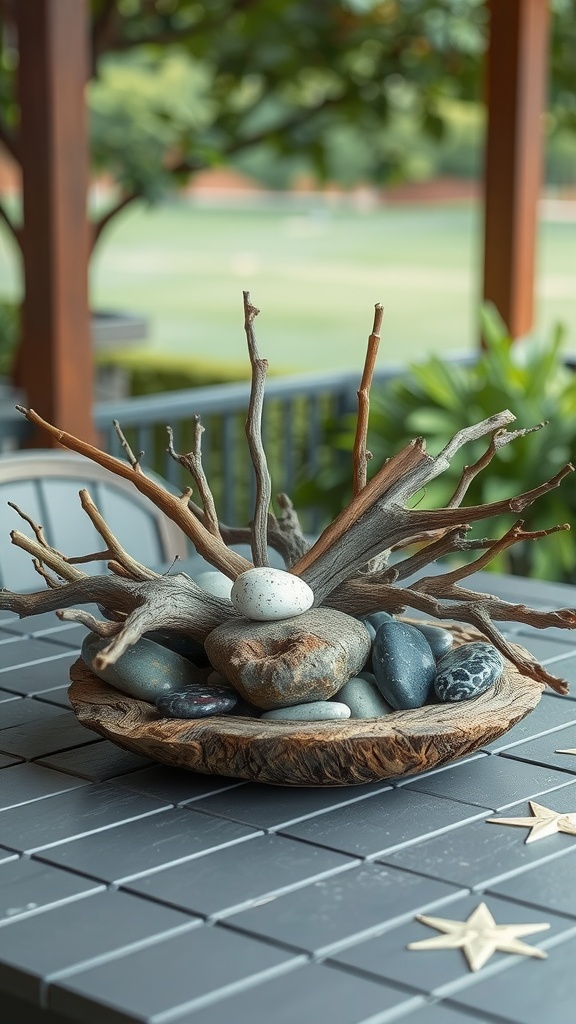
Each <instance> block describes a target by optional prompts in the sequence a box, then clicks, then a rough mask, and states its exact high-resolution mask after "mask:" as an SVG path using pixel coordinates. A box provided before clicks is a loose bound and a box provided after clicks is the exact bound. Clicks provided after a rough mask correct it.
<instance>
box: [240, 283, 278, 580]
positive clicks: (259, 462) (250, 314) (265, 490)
mask: <svg viewBox="0 0 576 1024" xmlns="http://www.w3.org/2000/svg"><path fill="white" fill-rule="evenodd" d="M243 294H244V330H245V332H246V340H247V342H248V352H249V355H250V363H251V366H252V384H251V388H250V403H249V406H248V419H247V420H246V437H247V439H248V447H249V449H250V457H251V459H252V465H253V466H254V473H255V475H256V504H255V508H254V518H253V520H252V523H251V544H252V558H253V559H254V565H268V564H269V562H268V538H267V534H268V531H267V526H268V509H269V507H270V498H271V496H272V484H271V481H270V474H269V472H268V463H267V461H266V453H265V451H264V445H263V444H262V409H263V405H264V381H265V380H266V373H267V370H268V361H267V360H266V359H261V358H260V356H259V353H258V348H257V345H256V336H255V334H254V320H255V318H256V317H257V316H258V313H259V312H260V311H259V310H258V309H256V307H255V306H253V305H252V304H251V302H250V292H244V293H243Z"/></svg>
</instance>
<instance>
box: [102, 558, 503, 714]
mask: <svg viewBox="0 0 576 1024" xmlns="http://www.w3.org/2000/svg"><path fill="white" fill-rule="evenodd" d="M251 572H252V573H258V572H259V570H251ZM267 573H268V577H270V574H274V573H280V570H267ZM203 575H204V577H206V576H207V575H209V576H214V577H220V578H219V579H214V580H213V581H208V585H207V581H206V579H202V580H199V582H201V583H202V585H203V586H204V587H205V589H207V590H208V589H209V586H211V587H212V589H211V592H212V593H214V592H215V589H216V588H217V587H218V588H219V589H220V592H219V593H218V596H221V597H223V598H224V599H229V598H227V597H226V592H222V587H223V586H224V584H223V583H222V578H221V574H220V573H213V574H212V573H211V574H203ZM243 575H244V576H246V575H248V574H243ZM281 575H282V576H287V575H288V574H287V573H281ZM271 578H274V577H271ZM223 579H224V580H226V578H225V577H224V578H223ZM274 579H275V578H274ZM240 580H242V577H240ZM293 580H294V577H291V581H293ZM275 582H277V581H276V580H275ZM280 582H282V581H280ZM226 586H228V588H229V587H230V586H231V584H230V581H228V580H226ZM290 587H291V588H292V589H294V588H293V584H292V582H290ZM246 591H247V588H246V586H245V581H244V586H243V587H242V588H241V596H240V599H239V601H237V602H235V601H234V600H233V603H234V604H235V605H236V608H237V610H238V611H240V612H241V614H242V615H243V616H244V618H241V619H238V618H234V619H231V620H230V621H228V622H226V623H224V624H223V625H221V626H218V627H217V628H216V629H215V630H214V631H213V632H212V633H211V634H210V635H209V637H208V638H207V640H206V645H203V644H201V643H199V642H198V641H196V640H193V639H192V638H189V637H181V636H179V635H177V634H169V633H166V634H164V633H149V634H147V635H146V636H145V637H142V638H141V639H140V640H139V641H138V642H137V643H135V644H134V645H133V646H132V647H130V648H129V649H128V650H127V651H126V652H125V653H124V654H123V655H122V656H121V657H120V658H119V659H118V660H117V661H116V663H115V664H114V665H110V666H108V667H107V668H105V669H103V670H102V671H97V670H96V669H95V668H94V666H93V660H94V658H95V656H96V654H97V653H99V651H101V650H102V649H103V648H104V647H106V645H107V643H108V640H107V639H106V638H101V637H98V636H97V635H96V634H95V633H89V634H88V635H87V636H86V638H85V640H84V644H83V646H82V657H83V660H84V661H85V662H86V664H87V665H88V666H89V667H90V668H91V669H92V671H93V672H95V674H96V675H98V676H99V677H100V678H101V679H103V680H104V681H105V682H107V683H110V684H111V685H112V686H114V687H116V688H117V689H118V690H121V691H122V692H124V693H127V694H129V695H130V696H132V697H136V698H138V699H140V700H145V701H148V702H150V703H153V704H155V706H156V708H157V710H158V711H159V713H160V714H161V715H162V716H163V717H166V718H178V719H195V718H205V717H207V716H211V715H226V714H233V715H243V716H249V717H254V718H262V719H266V720H277V721H282V720H284V721H330V720H337V719H340V720H343V719H348V718H356V719H359V718H362V719H366V718H371V719H372V718H381V717H382V716H384V715H388V714H390V713H391V712H393V711H405V710H410V709H413V708H420V707H423V706H425V705H427V704H434V703H436V704H437V703H438V702H448V703H453V702H457V701H461V700H467V699H470V698H472V697H477V696H479V695H480V694H481V693H484V692H485V691H486V690H487V689H489V688H490V687H491V686H493V685H494V683H495V682H496V680H497V679H498V678H499V677H500V675H501V674H502V671H503V669H504V662H503V659H502V656H501V655H500V654H499V652H498V651H497V650H496V648H495V647H493V646H492V645H491V644H489V643H484V642H481V641H478V642H473V643H467V644H463V645H461V646H459V647H453V635H452V633H451V632H450V631H449V630H446V629H442V628H440V627H438V626H432V625H429V624H427V623H418V622H411V623H407V622H403V621H401V620H399V619H396V618H394V617H393V616H392V615H389V614H388V613H387V612H385V611H374V612H371V613H369V614H367V615H361V616H356V617H355V618H356V625H355V626H354V630H355V632H353V635H352V641H351V640H350V635H349V634H348V640H347V650H346V651H345V652H344V657H342V653H343V652H342V651H338V643H337V642H334V641H332V642H331V643H328V642H326V643H324V644H323V646H321V641H319V642H318V644H316V643H315V645H314V650H313V652H312V654H311V656H310V658H309V659H308V662H307V663H306V659H303V662H304V663H305V664H306V665H307V669H306V671H302V665H301V664H300V665H299V666H298V671H297V669H296V668H294V670H293V671H294V675H293V677H292V676H290V674H289V673H288V677H287V678H288V683H286V673H284V676H283V675H282V671H281V670H279V671H278V672H276V670H275V666H274V662H275V661H278V663H279V665H280V669H282V668H283V667H284V666H283V663H282V658H281V657H279V656H278V657H275V653H274V652H275V651H277V650H278V649H279V645H280V647H281V646H282V638H283V637H285V644H286V648H287V649H288V648H289V647H290V638H291V635H292V633H293V632H294V629H295V625H294V623H295V620H297V623H296V625H297V628H298V630H299V635H300V636H303V637H304V638H305V639H306V637H308V638H309V637H313V638H314V640H315V641H316V639H317V634H318V630H317V629H316V634H315V632H314V630H315V624H316V623H317V619H318V617H319V615H321V616H322V619H323V623H324V624H325V623H326V621H327V622H328V626H329V629H330V631H331V632H332V633H333V634H335V635H336V636H337V634H338V626H339V622H340V621H341V620H342V618H345V619H347V620H349V617H348V616H344V615H343V613H341V612H337V611H335V610H331V609H323V608H322V609H314V608H303V609H301V608H299V609H298V610H297V611H295V610H293V609H292V608H291V609H290V612H289V613H288V616H286V610H287V609H286V601H285V599H284V600H280V601H279V603H278V605H277V607H278V609H279V612H278V614H272V613H271V611H270V599H269V597H268V596H266V598H265V600H264V601H263V600H262V593H261V591H259V592H258V595H257V600H258V609H259V610H257V611H256V612H254V613H253V615H252V616H250V615H249V614H247V612H248V613H249V612H250V607H249V606H247V605H246ZM266 593H268V592H266ZM232 596H233V595H232ZM264 605H265V606H266V612H267V614H266V615H264V614H263V613H262V608H263V606H264ZM283 616H284V617H283ZM247 620H248V621H247ZM279 620H280V621H279ZM247 639H249V640H250V645H249V646H250V649H251V650H255V648H256V646H259V648H260V649H262V651H263V652H264V653H263V657H262V662H261V664H264V663H266V666H267V668H266V671H265V672H262V673H259V670H258V669H259V663H258V660H257V659H255V657H254V656H252V658H251V657H250V655H248V658H246V657H245V658H244V660H243V661H242V659H240V660H239V659H238V657H237V654H238V651H239V650H240V648H241V647H242V641H243V640H247ZM310 666H312V669H313V671H312V670H311V669H310ZM298 672H299V674H298ZM260 675H262V678H260ZM275 675H277V676H278V679H274V678H273V677H274V676H275Z"/></svg>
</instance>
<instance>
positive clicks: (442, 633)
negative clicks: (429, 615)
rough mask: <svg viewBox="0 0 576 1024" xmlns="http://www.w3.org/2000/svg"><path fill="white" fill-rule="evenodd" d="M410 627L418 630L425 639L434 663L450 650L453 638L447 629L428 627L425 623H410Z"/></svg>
mask: <svg viewBox="0 0 576 1024" xmlns="http://www.w3.org/2000/svg"><path fill="white" fill-rule="evenodd" d="M411 625H412V626H414V628H415V629H419V630H420V632H421V633H422V634H423V635H424V636H425V637H426V639H427V641H428V643H429V644H430V650H431V651H432V654H433V655H434V657H435V658H436V661H438V660H439V659H440V658H443V657H444V655H445V654H448V651H451V650H452V647H453V646H454V636H453V634H452V633H450V632H449V631H448V630H447V629H442V627H441V626H430V625H429V624H428V623H427V622H412V623H411Z"/></svg>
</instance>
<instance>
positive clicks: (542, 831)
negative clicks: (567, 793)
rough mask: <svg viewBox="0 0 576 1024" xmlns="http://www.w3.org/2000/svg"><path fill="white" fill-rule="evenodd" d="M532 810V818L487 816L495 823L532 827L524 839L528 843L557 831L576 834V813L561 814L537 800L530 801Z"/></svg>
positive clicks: (554, 833)
mask: <svg viewBox="0 0 576 1024" xmlns="http://www.w3.org/2000/svg"><path fill="white" fill-rule="evenodd" d="M528 803H529V805H530V810H531V812H532V817H531V818H487V819H486V820H487V822H489V823H491V824H493V825H519V826H524V827H526V828H529V829H530V832H529V833H528V835H527V836H526V839H525V840H524V841H525V842H526V843H535V842H536V840H538V839H546V838H547V837H548V836H554V835H556V833H557V832H565V833H566V835H569V836H576V813H573V814H559V813H558V812H557V811H553V810H551V808H550V807H544V806H543V805H542V804H537V803H536V801H535V800H529V801H528Z"/></svg>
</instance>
